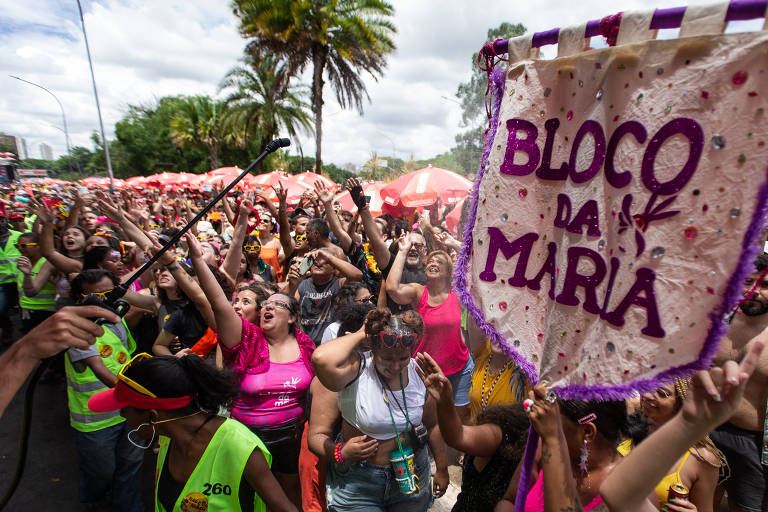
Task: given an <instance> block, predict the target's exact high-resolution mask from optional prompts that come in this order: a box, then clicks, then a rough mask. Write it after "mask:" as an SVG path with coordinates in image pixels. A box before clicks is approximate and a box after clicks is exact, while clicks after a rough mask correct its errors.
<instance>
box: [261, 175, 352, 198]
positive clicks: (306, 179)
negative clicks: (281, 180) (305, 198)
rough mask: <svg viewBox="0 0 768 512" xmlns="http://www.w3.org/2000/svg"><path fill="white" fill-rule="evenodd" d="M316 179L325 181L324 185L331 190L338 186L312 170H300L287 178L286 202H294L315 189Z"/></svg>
mask: <svg viewBox="0 0 768 512" xmlns="http://www.w3.org/2000/svg"><path fill="white" fill-rule="evenodd" d="M318 181H321V182H323V183H325V186H326V187H327V188H329V189H331V190H336V189H337V188H338V187H337V186H336V184H335V183H334V182H333V181H331V180H330V179H328V178H326V177H325V176H321V175H320V174H316V173H314V172H309V171H307V172H302V173H301V174H295V175H293V176H290V177H289V178H288V183H287V189H288V190H287V194H288V195H287V199H286V200H287V202H288V204H296V203H298V202H299V200H300V199H301V196H302V195H303V194H304V193H305V192H313V191H314V190H315V183H317V182H318ZM271 198H272V196H271V195H270V199H271Z"/></svg>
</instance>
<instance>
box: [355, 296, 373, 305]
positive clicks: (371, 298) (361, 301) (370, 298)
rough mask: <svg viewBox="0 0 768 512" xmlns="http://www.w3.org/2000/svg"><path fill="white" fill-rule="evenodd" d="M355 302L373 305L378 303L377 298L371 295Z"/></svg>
mask: <svg viewBox="0 0 768 512" xmlns="http://www.w3.org/2000/svg"><path fill="white" fill-rule="evenodd" d="M355 302H357V303H358V304H365V303H366V302H370V303H371V304H376V302H377V301H376V297H374V296H373V295H369V296H367V297H366V298H364V299H356V300H355Z"/></svg>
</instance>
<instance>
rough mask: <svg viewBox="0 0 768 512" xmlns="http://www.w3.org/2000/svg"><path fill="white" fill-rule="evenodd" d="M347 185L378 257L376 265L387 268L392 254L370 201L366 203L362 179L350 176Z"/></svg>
mask: <svg viewBox="0 0 768 512" xmlns="http://www.w3.org/2000/svg"><path fill="white" fill-rule="evenodd" d="M347 186H348V187H349V194H350V195H351V196H352V201H354V202H355V206H357V214H358V215H359V216H360V220H361V221H362V222H363V229H364V230H365V236H366V237H368V242H370V244H371V249H373V257H374V259H376V265H378V267H379V268H381V269H384V268H387V266H388V265H389V260H390V258H391V257H392V254H391V253H390V252H389V247H387V242H386V241H385V240H384V237H382V236H381V233H380V232H379V226H378V225H377V224H376V221H374V220H373V215H371V210H370V209H369V208H368V203H366V201H365V196H364V195H363V187H362V186H361V185H360V180H358V179H357V178H350V179H349V180H347Z"/></svg>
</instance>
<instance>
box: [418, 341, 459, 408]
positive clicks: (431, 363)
mask: <svg viewBox="0 0 768 512" xmlns="http://www.w3.org/2000/svg"><path fill="white" fill-rule="evenodd" d="M416 363H417V364H418V365H419V367H418V368H417V370H416V373H418V374H419V377H421V381H422V382H423V383H424V386H425V387H426V388H427V392H428V393H429V394H430V395H432V398H434V399H435V400H436V401H437V402H438V403H441V404H450V405H452V404H453V387H452V386H451V381H449V380H448V377H446V376H445V375H444V374H443V371H442V370H441V369H440V366H438V364H437V363H436V362H435V360H434V359H432V356H430V355H429V354H427V353H426V352H420V353H418V354H416Z"/></svg>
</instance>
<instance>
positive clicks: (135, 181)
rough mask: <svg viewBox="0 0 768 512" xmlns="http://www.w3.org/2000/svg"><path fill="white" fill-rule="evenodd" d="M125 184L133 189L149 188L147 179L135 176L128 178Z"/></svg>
mask: <svg viewBox="0 0 768 512" xmlns="http://www.w3.org/2000/svg"><path fill="white" fill-rule="evenodd" d="M125 184H126V185H128V186H129V187H131V188H144V187H146V186H147V177H146V176H134V177H132V178H126V180H125Z"/></svg>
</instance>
